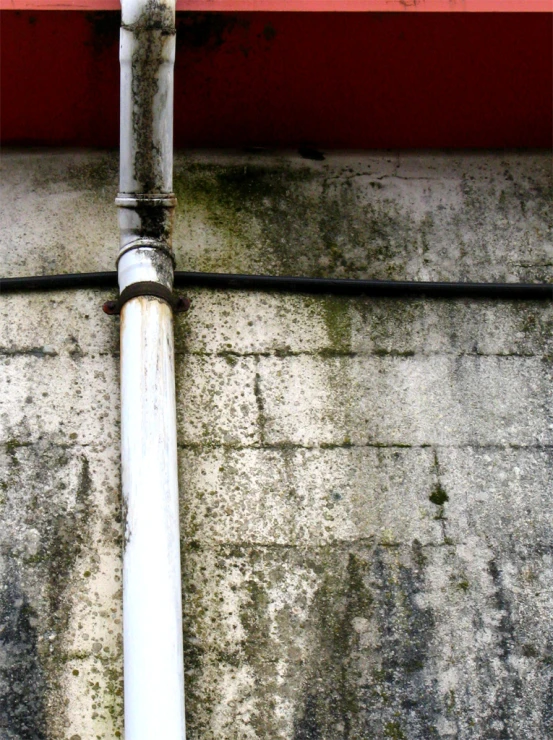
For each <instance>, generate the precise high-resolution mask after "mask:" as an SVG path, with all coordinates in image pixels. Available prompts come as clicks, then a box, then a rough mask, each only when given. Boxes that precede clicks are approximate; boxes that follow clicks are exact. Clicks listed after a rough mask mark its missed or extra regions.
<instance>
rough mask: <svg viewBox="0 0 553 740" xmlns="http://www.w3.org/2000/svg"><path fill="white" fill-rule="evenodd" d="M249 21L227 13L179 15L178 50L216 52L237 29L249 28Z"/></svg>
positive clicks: (177, 27) (177, 22) (177, 25)
mask: <svg viewBox="0 0 553 740" xmlns="http://www.w3.org/2000/svg"><path fill="white" fill-rule="evenodd" d="M249 25H250V23H249V21H247V20H246V19H244V18H240V17H239V16H236V15H229V14H227V13H179V14H178V15H177V19H176V29H177V50H182V51H183V52H186V51H188V50H190V49H206V50H216V49H218V48H219V47H221V46H222V45H223V44H224V43H225V41H226V40H227V39H228V37H229V35H230V34H231V33H232V31H233V30H234V29H235V28H243V29H247V28H249Z"/></svg>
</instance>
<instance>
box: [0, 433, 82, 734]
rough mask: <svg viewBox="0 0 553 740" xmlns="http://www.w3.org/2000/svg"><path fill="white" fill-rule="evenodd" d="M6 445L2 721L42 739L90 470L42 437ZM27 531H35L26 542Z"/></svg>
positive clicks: (51, 706)
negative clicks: (31, 544) (32, 544)
mask: <svg viewBox="0 0 553 740" xmlns="http://www.w3.org/2000/svg"><path fill="white" fill-rule="evenodd" d="M10 450H11V452H10ZM7 452H8V455H10V456H11V457H15V458H17V459H18V465H12V466H10V468H9V470H8V480H7V481H6V484H7V485H6V486H5V488H4V491H5V494H6V497H5V501H4V512H5V517H6V519H5V522H4V523H3V525H2V529H3V537H2V538H1V542H0V546H1V550H2V552H1V554H2V557H3V558H4V561H5V563H6V568H7V574H8V578H7V581H6V585H7V588H5V589H4V590H3V591H2V592H1V593H0V614H1V616H2V620H1V621H2V623H3V624H5V625H7V627H6V628H5V629H4V630H3V631H2V633H0V640H1V641H2V648H3V654H4V655H5V656H7V663H6V664H5V666H6V667H4V668H2V669H0V697H1V703H0V717H2V722H3V723H4V725H3V726H2V725H0V727H2V728H3V729H4V728H5V731H6V732H8V733H11V734H8V735H7V737H8V738H12V737H13V738H14V740H15V739H16V738H17V740H19V739H20V738H29V740H42V738H46V737H49V736H50V735H49V733H50V732H52V731H53V727H52V726H50V723H51V722H52V721H53V722H54V724H55V725H56V726H57V725H58V724H59V723H63V716H64V711H65V705H64V703H63V697H62V696H61V693H60V690H59V688H60V684H59V679H60V675H61V669H62V667H63V665H64V663H65V661H66V654H65V647H64V644H63V635H64V633H65V631H66V630H67V626H68V624H69V618H70V604H69V602H68V599H67V588H68V586H69V583H70V581H71V577H72V574H73V572H74V569H75V564H76V560H77V558H78V556H79V554H80V553H81V552H82V550H83V549H84V548H86V545H87V539H88V533H89V524H88V522H89V518H90V516H91V513H92V506H93V504H92V500H91V478H90V471H89V463H88V459H87V458H86V457H85V455H83V454H82V453H81V452H78V453H75V452H72V451H71V449H70V448H69V449H67V448H64V447H59V446H57V445H55V444H50V443H49V442H48V441H47V440H42V441H40V442H38V443H36V444H32V445H30V444H25V443H20V444H17V445H16V444H15V443H13V442H12V444H11V446H10V449H8V450H7ZM75 477H76V480H75ZM72 481H75V482H74V483H72ZM29 536H31V537H32V538H36V544H35V547H34V549H31V550H29V548H28V546H27V545H26V544H25V543H26V542H27V540H28V537H29ZM2 671H3V675H1V674H2ZM3 737H4V735H3Z"/></svg>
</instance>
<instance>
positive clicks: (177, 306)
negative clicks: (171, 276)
mask: <svg viewBox="0 0 553 740" xmlns="http://www.w3.org/2000/svg"><path fill="white" fill-rule="evenodd" d="M189 308H190V298H187V297H186V296H185V295H179V296H177V297H176V299H175V302H174V304H173V311H174V312H175V313H184V312H185V311H188V309H189Z"/></svg>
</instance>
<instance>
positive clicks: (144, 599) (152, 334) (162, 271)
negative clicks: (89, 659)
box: [116, 0, 185, 740]
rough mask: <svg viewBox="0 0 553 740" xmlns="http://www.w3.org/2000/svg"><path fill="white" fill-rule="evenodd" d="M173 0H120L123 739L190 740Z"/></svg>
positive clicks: (119, 202)
mask: <svg viewBox="0 0 553 740" xmlns="http://www.w3.org/2000/svg"><path fill="white" fill-rule="evenodd" d="M174 59H175V0H123V1H122V23H121V45H120V60H121V165H120V183H119V189H120V192H119V196H118V198H117V201H116V202H117V205H118V206H119V225H120V230H121V250H120V253H119V260H118V274H119V289H120V291H121V299H120V302H123V300H124V298H128V296H129V295H130V296H131V298H129V299H128V300H126V302H124V303H123V305H122V308H121V457H122V479H123V499H124V504H125V527H126V531H125V552H124V559H123V624H124V670H125V674H124V683H125V738H126V740H184V738H185V720H184V674H183V656H182V607H181V570H180V547H179V510H178V480H177V438H176V410H175V373H174V347H173V313H172V307H171V301H172V296H171V291H172V288H173V270H174V259H173V253H172V245H171V238H172V233H171V232H172V221H173V210H174V206H175V197H174V195H173V193H172V190H173V67H174Z"/></svg>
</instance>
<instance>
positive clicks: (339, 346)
mask: <svg viewBox="0 0 553 740" xmlns="http://www.w3.org/2000/svg"><path fill="white" fill-rule="evenodd" d="M319 305H320V312H321V314H322V318H323V321H324V324H325V326H326V331H327V335H328V340H329V345H330V349H331V350H332V351H334V352H338V353H342V352H343V353H347V352H349V351H350V350H351V322H352V316H351V299H350V298H348V297H347V296H324V298H322V299H320V304H319Z"/></svg>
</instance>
